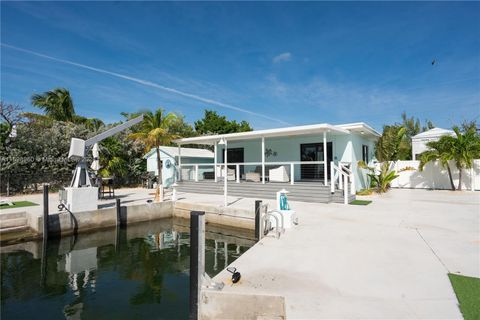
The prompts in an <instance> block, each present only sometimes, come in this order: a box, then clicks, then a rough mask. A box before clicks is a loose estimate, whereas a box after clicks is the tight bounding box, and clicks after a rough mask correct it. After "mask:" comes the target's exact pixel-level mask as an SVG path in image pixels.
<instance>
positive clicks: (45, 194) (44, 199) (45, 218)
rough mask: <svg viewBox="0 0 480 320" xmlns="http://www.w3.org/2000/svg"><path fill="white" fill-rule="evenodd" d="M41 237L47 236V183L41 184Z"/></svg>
mask: <svg viewBox="0 0 480 320" xmlns="http://www.w3.org/2000/svg"><path fill="white" fill-rule="evenodd" d="M43 238H44V239H47V238H48V185H44V186H43Z"/></svg>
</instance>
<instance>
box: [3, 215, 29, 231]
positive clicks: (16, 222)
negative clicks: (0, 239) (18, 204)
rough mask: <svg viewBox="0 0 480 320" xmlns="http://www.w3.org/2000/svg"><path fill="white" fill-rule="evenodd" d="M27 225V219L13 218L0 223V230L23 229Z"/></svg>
mask: <svg viewBox="0 0 480 320" xmlns="http://www.w3.org/2000/svg"><path fill="white" fill-rule="evenodd" d="M26 225H27V218H13V219H8V220H1V221H0V229H5V228H12V227H21V226H26Z"/></svg>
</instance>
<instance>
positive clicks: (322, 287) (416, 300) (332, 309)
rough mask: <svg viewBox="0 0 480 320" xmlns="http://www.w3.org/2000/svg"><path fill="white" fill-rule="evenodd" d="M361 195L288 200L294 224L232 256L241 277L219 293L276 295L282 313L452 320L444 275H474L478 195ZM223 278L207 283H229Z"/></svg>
mask: <svg viewBox="0 0 480 320" xmlns="http://www.w3.org/2000/svg"><path fill="white" fill-rule="evenodd" d="M370 199H371V200H373V203H372V204H370V205H368V206H353V205H349V206H344V205H341V204H308V203H292V207H293V208H294V209H295V210H297V212H298V214H299V219H300V224H299V225H298V226H297V227H296V228H295V229H293V230H288V231H287V232H286V233H285V234H284V235H282V237H281V238H280V239H279V240H277V239H275V238H273V237H268V238H264V239H263V240H262V241H261V242H260V243H258V244H257V245H255V246H254V247H253V248H251V249H250V250H248V251H247V252H246V253H245V254H243V255H242V256H241V257H240V258H239V259H238V260H236V261H235V262H234V263H233V264H232V266H235V267H236V268H237V269H238V270H239V271H240V272H241V273H242V280H241V282H240V283H237V284H235V285H227V286H225V288H224V290H225V291H226V292H232V293H233V292H235V293H242V294H245V293H250V294H266V295H276V296H278V295H280V296H284V297H285V303H286V314H287V318H290V319H360V318H362V319H461V318H462V316H461V314H460V311H459V309H458V306H457V299H456V297H455V294H454V292H453V290H452V287H451V285H450V282H449V280H448V277H447V273H448V272H453V273H459V274H463V275H468V276H474V277H480V220H479V214H480V194H479V193H472V192H450V191H426V190H391V191H390V192H389V193H387V194H385V195H381V196H373V197H370ZM242 201H243V200H242ZM230 276H231V274H230V273H228V272H226V271H223V272H222V273H220V274H219V275H217V277H216V278H215V279H216V280H217V281H220V280H221V281H224V282H226V283H230V284H231V282H230V281H229V278H230Z"/></svg>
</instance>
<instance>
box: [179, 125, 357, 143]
mask: <svg viewBox="0 0 480 320" xmlns="http://www.w3.org/2000/svg"><path fill="white" fill-rule="evenodd" d="M323 132H330V133H335V134H349V133H350V131H349V130H347V129H344V128H342V127H340V126H334V125H331V124H328V123H322V124H313V125H305V126H295V127H286V128H276V129H267V130H255V131H247V132H238V133H229V134H217V135H208V136H201V137H192V138H182V139H177V140H174V142H175V143H177V144H210V145H211V144H214V143H215V142H218V141H219V140H220V139H222V138H224V139H226V140H227V141H242V140H252V139H261V138H272V137H291V136H306V135H314V134H319V133H323Z"/></svg>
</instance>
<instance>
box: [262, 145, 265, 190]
mask: <svg viewBox="0 0 480 320" xmlns="http://www.w3.org/2000/svg"><path fill="white" fill-rule="evenodd" d="M262 183H263V184H265V137H262Z"/></svg>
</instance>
